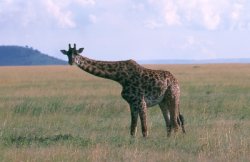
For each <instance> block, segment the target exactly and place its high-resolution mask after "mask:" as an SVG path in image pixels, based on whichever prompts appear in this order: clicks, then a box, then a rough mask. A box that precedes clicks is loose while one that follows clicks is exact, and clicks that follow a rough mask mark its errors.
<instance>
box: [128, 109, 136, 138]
mask: <svg viewBox="0 0 250 162" xmlns="http://www.w3.org/2000/svg"><path fill="white" fill-rule="evenodd" d="M130 111H131V126H130V135H131V136H135V135H136V130H137V120H138V109H136V108H134V107H132V106H130Z"/></svg>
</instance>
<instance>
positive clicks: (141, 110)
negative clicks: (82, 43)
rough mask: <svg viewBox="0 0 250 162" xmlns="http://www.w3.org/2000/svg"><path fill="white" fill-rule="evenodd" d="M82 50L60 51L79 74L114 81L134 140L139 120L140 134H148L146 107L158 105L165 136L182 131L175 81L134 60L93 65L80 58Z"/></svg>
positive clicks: (168, 73)
mask: <svg viewBox="0 0 250 162" xmlns="http://www.w3.org/2000/svg"><path fill="white" fill-rule="evenodd" d="M82 50H83V48H80V49H79V50H76V47H75V46H74V48H71V47H70V45H69V50H68V51H65V50H61V52H62V53H64V54H66V55H67V56H68V57H69V64H71V65H72V64H76V65H77V66H78V67H79V68H81V69H82V70H84V71H86V72H88V73H90V74H93V75H95V76H98V77H102V78H106V79H111V80H114V81H116V82H118V83H120V84H121V86H122V92H121V96H122V97H123V98H124V99H125V100H126V101H127V102H128V104H129V106H130V111H131V128H130V134H131V135H132V136H135V133H136V127H137V120H138V117H140V120H141V128H142V134H143V136H144V137H146V136H147V135H148V131H147V107H151V106H154V105H157V104H159V106H160V108H161V111H162V113H163V116H164V119H165V122H166V126H167V131H168V135H170V133H171V131H172V128H174V130H175V131H177V130H178V128H179V126H180V125H181V126H182V131H183V132H184V133H185V129H184V123H183V122H184V119H183V116H182V115H180V112H179V98H180V88H179V84H178V81H177V79H176V78H175V77H174V76H173V75H172V74H171V73H170V72H168V71H163V70H151V69H147V68H144V67H142V66H141V65H139V64H137V63H136V62H135V61H133V60H127V61H96V60H92V59H89V58H87V57H84V56H81V55H79V53H81V52H82Z"/></svg>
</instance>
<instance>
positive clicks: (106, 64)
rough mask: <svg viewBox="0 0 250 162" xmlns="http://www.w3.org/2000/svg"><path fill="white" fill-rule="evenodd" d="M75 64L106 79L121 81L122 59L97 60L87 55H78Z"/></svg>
mask: <svg viewBox="0 0 250 162" xmlns="http://www.w3.org/2000/svg"><path fill="white" fill-rule="evenodd" d="M75 64H76V65H77V66H78V67H79V68H81V69H82V70H84V71H86V72H88V73H90V74H92V75H95V76H98V77H102V78H106V79H111V80H114V81H118V82H119V70H118V69H120V68H121V64H122V61H96V60H92V59H89V58H87V57H84V56H81V55H77V56H76V57H75Z"/></svg>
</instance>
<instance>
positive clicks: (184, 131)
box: [178, 114, 186, 133]
mask: <svg viewBox="0 0 250 162" xmlns="http://www.w3.org/2000/svg"><path fill="white" fill-rule="evenodd" d="M178 124H179V126H181V128H182V132H183V133H186V130H185V127H184V124H185V123H184V116H183V115H181V114H179V117H178Z"/></svg>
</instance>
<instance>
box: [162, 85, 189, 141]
mask: <svg viewBox="0 0 250 162" xmlns="http://www.w3.org/2000/svg"><path fill="white" fill-rule="evenodd" d="M179 98H180V94H179V87H178V86H173V87H170V88H169V89H167V91H166V93H165V97H164V99H163V101H162V102H161V103H159V106H160V108H161V111H162V114H163V116H164V119H165V122H166V126H167V134H168V136H170V135H171V132H172V129H174V132H177V131H178V129H179V126H181V127H182V132H183V133H185V128H184V117H183V116H182V115H181V114H180V110H179Z"/></svg>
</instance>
